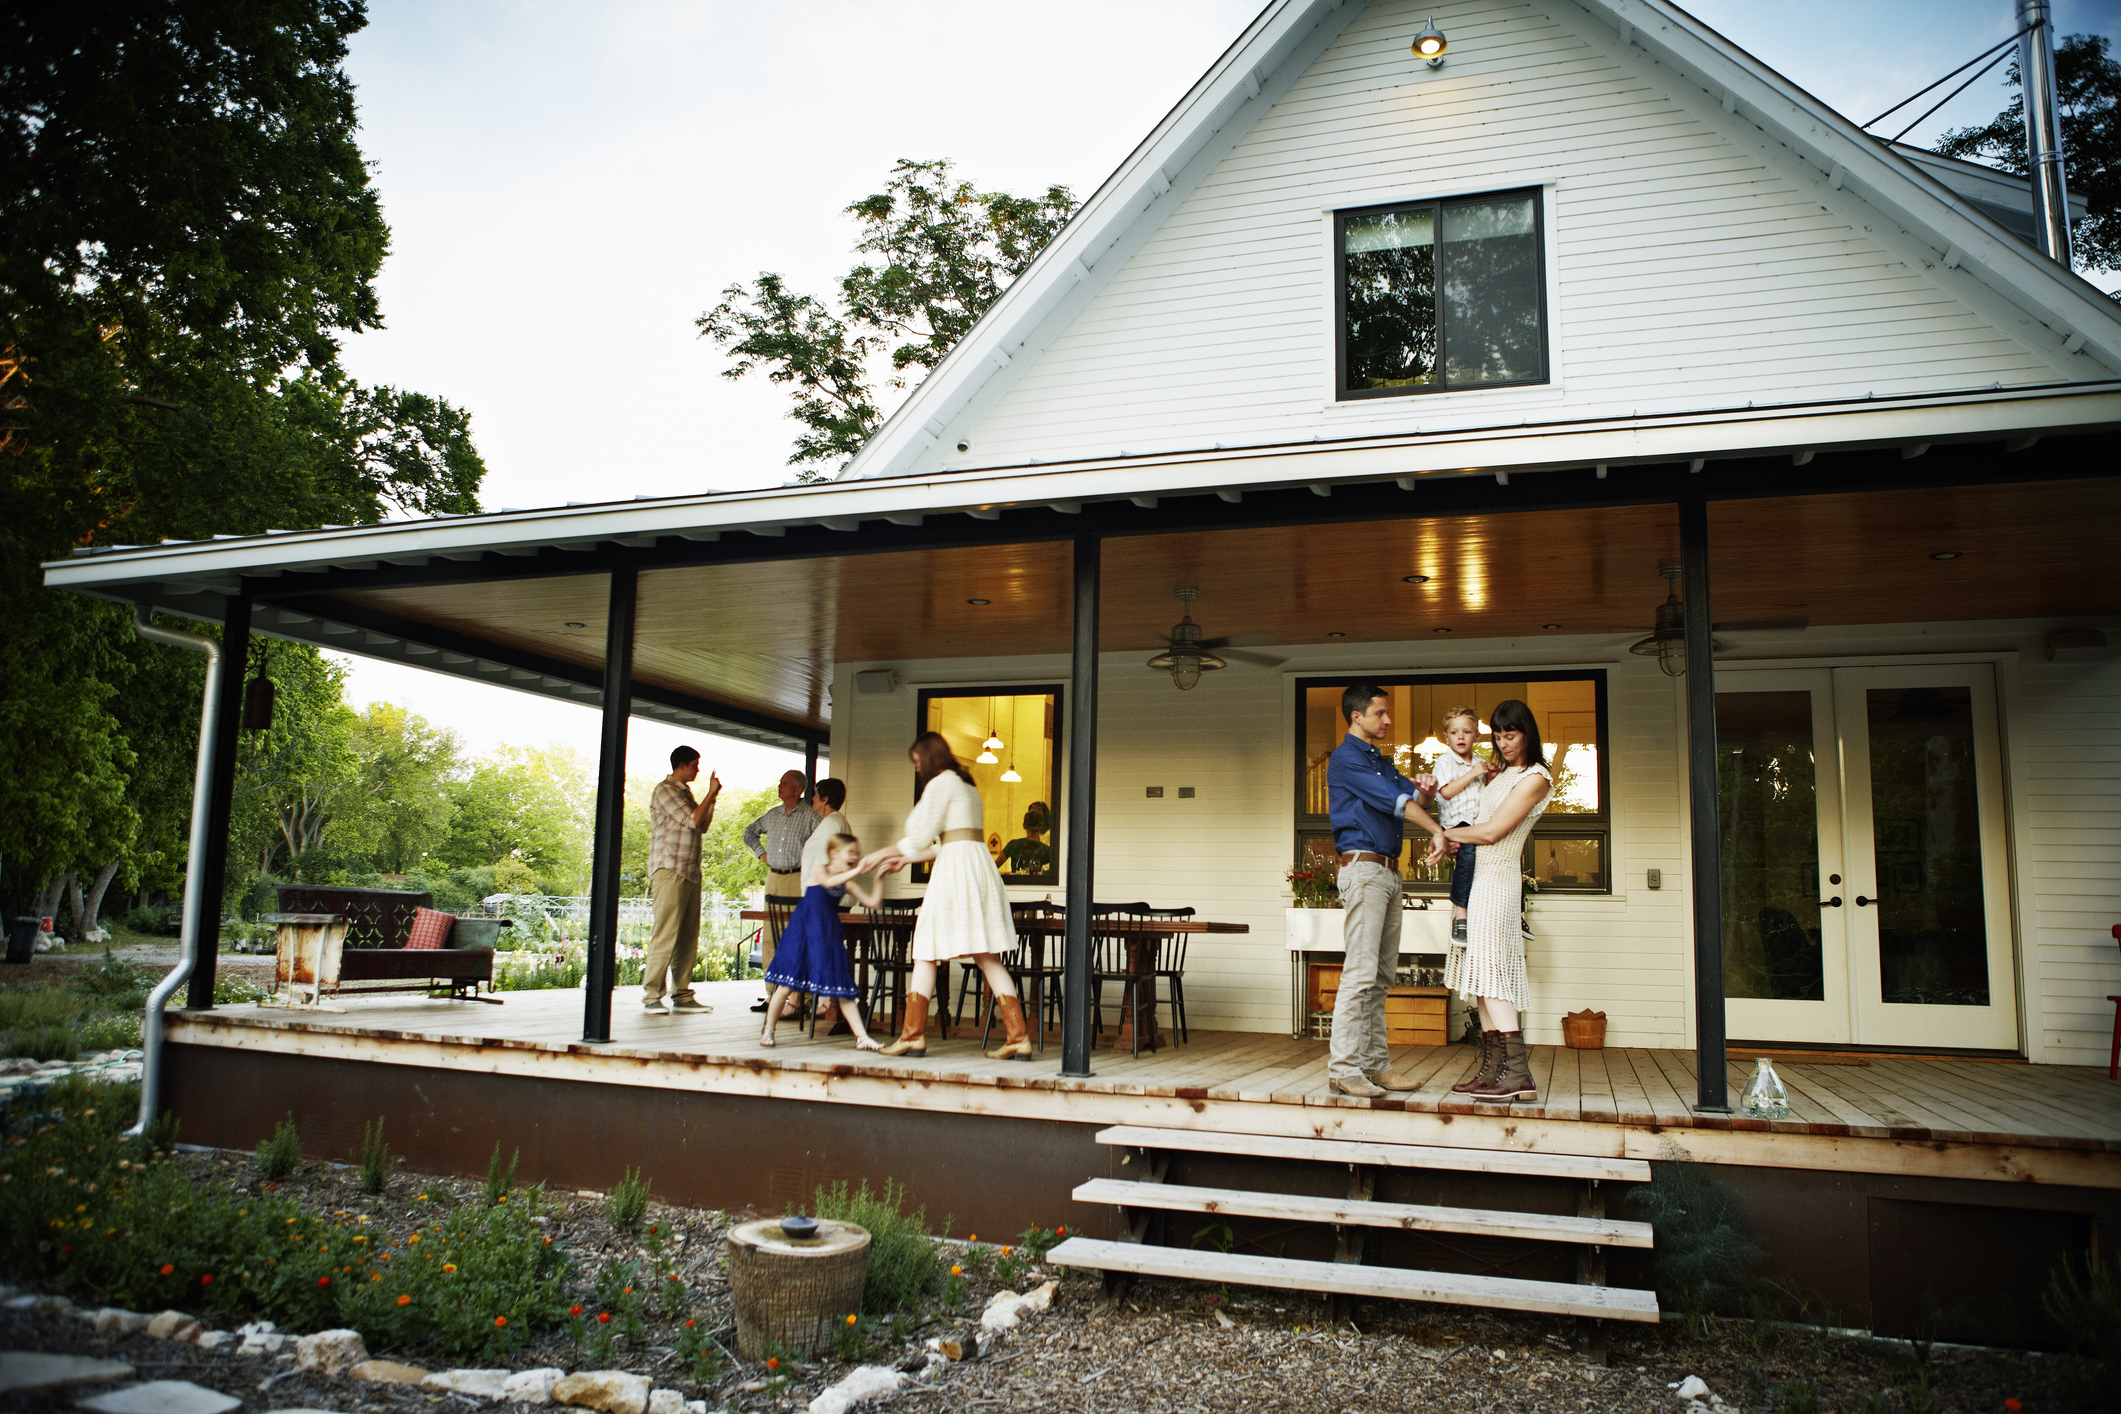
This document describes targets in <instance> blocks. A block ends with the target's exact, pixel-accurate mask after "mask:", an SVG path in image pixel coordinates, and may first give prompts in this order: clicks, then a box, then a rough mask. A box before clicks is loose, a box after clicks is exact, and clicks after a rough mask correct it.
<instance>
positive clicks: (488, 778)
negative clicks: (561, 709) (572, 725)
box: [435, 746, 596, 894]
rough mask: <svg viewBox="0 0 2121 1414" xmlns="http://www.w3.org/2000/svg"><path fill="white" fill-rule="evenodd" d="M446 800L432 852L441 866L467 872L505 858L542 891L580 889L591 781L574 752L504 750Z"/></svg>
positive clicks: (585, 882)
mask: <svg viewBox="0 0 2121 1414" xmlns="http://www.w3.org/2000/svg"><path fill="white" fill-rule="evenodd" d="M451 795H452V798H453V800H454V803H455V809H454V812H453V814H452V815H451V818H450V825H449V836H448V838H447V839H446V840H444V841H443V842H442V844H441V846H440V847H439V848H438V849H437V850H436V851H435V855H436V857H437V858H438V859H440V860H441V862H442V863H444V864H447V865H450V866H452V867H453V868H460V869H475V868H478V867H480V866H482V865H494V866H498V865H499V864H500V863H501V862H502V861H503V860H510V859H512V860H515V861H518V862H519V863H521V864H522V865H523V866H524V867H525V868H527V869H530V870H531V871H533V872H534V873H535V874H536V875H537V876H538V879H539V881H540V883H541V884H542V885H543V889H544V892H546V893H549V894H578V893H585V892H587V890H588V887H589V841H590V835H591V832H592V827H593V824H592V812H593V808H594V804H595V801H596V780H595V778H594V777H593V776H592V775H591V774H590V770H589V766H588V763H587V762H585V761H584V760H583V759H582V757H581V755H580V754H579V753H577V752H575V751H573V750H570V749H569V748H567V747H564V746H550V747H546V748H544V749H542V750H535V749H529V748H524V747H518V746H504V747H502V748H501V749H500V750H499V751H497V752H495V753H494V754H493V755H492V756H489V757H487V758H486V759H485V760H483V761H480V762H479V763H478V764H477V765H475V766H473V767H472V769H471V773H470V775H468V776H466V777H465V778H464V780H463V781H462V782H460V783H459V784H458V785H457V786H456V787H455V788H454V789H453V790H452V792H451ZM512 877H513V876H512Z"/></svg>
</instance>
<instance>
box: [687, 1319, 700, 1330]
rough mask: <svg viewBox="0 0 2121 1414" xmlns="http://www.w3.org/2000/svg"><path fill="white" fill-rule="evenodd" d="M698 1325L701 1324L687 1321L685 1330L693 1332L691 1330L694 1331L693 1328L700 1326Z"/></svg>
mask: <svg viewBox="0 0 2121 1414" xmlns="http://www.w3.org/2000/svg"><path fill="white" fill-rule="evenodd" d="M698 1324H699V1322H698V1321H687V1322H685V1329H686V1330H688V1331H689V1330H691V1329H692V1328H693V1327H694V1326H696V1325H698Z"/></svg>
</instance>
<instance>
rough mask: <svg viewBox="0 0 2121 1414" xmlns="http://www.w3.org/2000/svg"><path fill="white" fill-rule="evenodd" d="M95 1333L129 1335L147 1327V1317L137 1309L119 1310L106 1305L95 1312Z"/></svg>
mask: <svg viewBox="0 0 2121 1414" xmlns="http://www.w3.org/2000/svg"><path fill="white" fill-rule="evenodd" d="M94 1319H95V1323H96V1334H97V1335H131V1334H132V1333H133V1332H134V1331H144V1330H146V1329H147V1317H145V1316H143V1315H141V1314H140V1313H139V1312H138V1311H125V1310H120V1309H119V1308H118V1307H116V1306H106V1307H104V1308H103V1309H102V1310H100V1311H98V1312H97V1313H96V1314H95V1317H94Z"/></svg>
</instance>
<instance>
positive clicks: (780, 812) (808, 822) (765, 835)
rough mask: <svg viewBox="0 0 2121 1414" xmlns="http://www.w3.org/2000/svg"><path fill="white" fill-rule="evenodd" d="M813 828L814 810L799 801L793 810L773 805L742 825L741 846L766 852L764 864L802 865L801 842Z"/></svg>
mask: <svg viewBox="0 0 2121 1414" xmlns="http://www.w3.org/2000/svg"><path fill="white" fill-rule="evenodd" d="M816 830H817V812H816V811H815V810H812V809H811V808H810V807H809V806H807V805H805V804H803V803H802V802H801V801H798V802H796V807H795V809H793V810H788V809H784V808H783V807H781V806H779V805H776V806H774V807H773V809H771V810H769V811H767V812H766V813H765V814H764V815H761V816H759V818H758V819H756V820H753V821H752V822H751V823H750V824H748V825H746V826H745V827H744V848H746V849H748V850H750V851H751V852H752V853H753V854H757V853H758V852H759V851H760V850H764V851H765V853H766V867H767V868H768V869H778V870H781V871H783V872H786V871H789V870H793V869H800V868H802V867H803V846H804V845H806V844H808V843H809V842H810V836H811V835H812V834H813V833H814V832H815V831H816Z"/></svg>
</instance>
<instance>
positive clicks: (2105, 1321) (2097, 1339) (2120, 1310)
mask: <svg viewBox="0 0 2121 1414" xmlns="http://www.w3.org/2000/svg"><path fill="white" fill-rule="evenodd" d="M2040 1309H2041V1310H2043V1311H2045V1312H2046V1313H2047V1318H2048V1319H2049V1320H2051V1321H2053V1322H2054V1323H2055V1324H2056V1325H2058V1326H2060V1327H2061V1328H2062V1333H2063V1334H2064V1335H2066V1336H2068V1337H2069V1343H2070V1348H2071V1349H2072V1350H2073V1351H2075V1352H2076V1353H2077V1354H2078V1355H2081V1356H2084V1357H2086V1358H2088V1359H2091V1360H2094V1361H2098V1362H2102V1363H2104V1364H2106V1365H2108V1366H2112V1365H2114V1364H2115V1363H2116V1362H2117V1361H2121V1280H2117V1279H2116V1278H2115V1276H2114V1269H2113V1266H2112V1265H2111V1264H2106V1265H2100V1264H2099V1263H2097V1262H2096V1261H2095V1259H2094V1258H2093V1256H2092V1254H2091V1253H2088V1252H2087V1253H2086V1254H2085V1256H2084V1261H2083V1264H2082V1266H2081V1268H2080V1266H2079V1264H2078V1263H2077V1262H2076V1260H2075V1259H2073V1258H2070V1257H2064V1258H2063V1259H2062V1261H2061V1262H2060V1263H2059V1264H2058V1265H2057V1266H2056V1267H2055V1269H2054V1271H2053V1272H2051V1273H2050V1274H2049V1275H2048V1279H2047V1289H2046V1290H2045V1291H2043V1292H2041V1293H2040Z"/></svg>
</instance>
